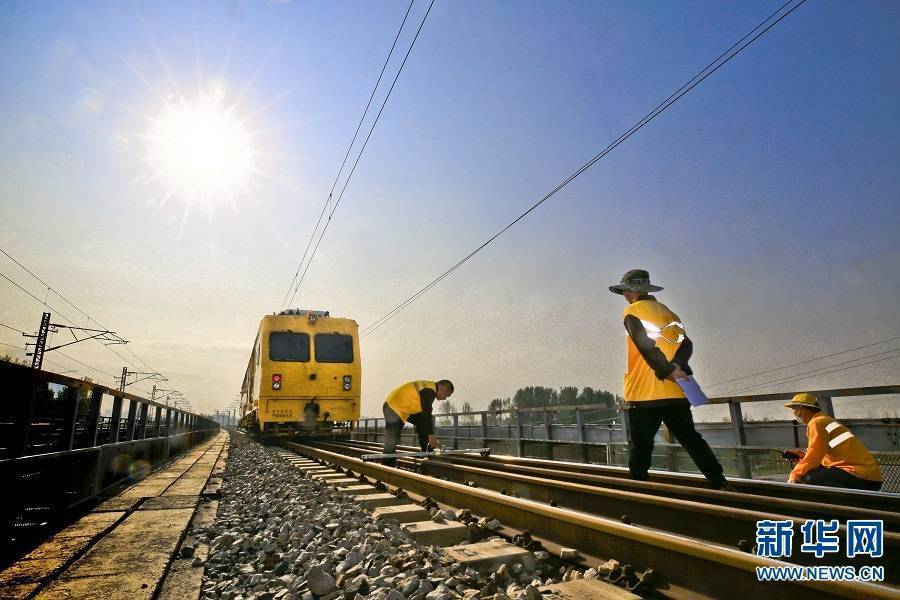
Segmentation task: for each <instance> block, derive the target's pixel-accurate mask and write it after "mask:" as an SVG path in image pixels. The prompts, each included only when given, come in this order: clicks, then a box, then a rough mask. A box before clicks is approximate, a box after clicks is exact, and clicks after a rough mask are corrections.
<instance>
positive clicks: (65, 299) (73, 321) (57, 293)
mask: <svg viewBox="0 0 900 600" xmlns="http://www.w3.org/2000/svg"><path fill="white" fill-rule="evenodd" d="M0 252H2V253H3V254H4V255H5V256H6V257H7V258H9V259H10V260H11V261H13V262H14V263H15V264H16V265H18V266H19V267H20V268H21V269H22V270H24V271H25V272H26V273H28V274H29V275H31V277H33V278H34V279H35V280H37V281H38V282H39V283H40V284H41V285H42V286H44V287H46V289H47V290H48V291H52V292H53V293H54V294H55V295H56V296H58V297H59V298H60V299H62V300H63V301H64V302H65V303H66V304H68V305H69V306H71V307H72V308H74V309H75V310H77V311H78V312H79V313H81V314H82V315H84V317H85V318H86V319H88V321H89V322H93V323H94V324H96V325H97V326H99V327H103V328H104V329H107V330H108V329H109V328H108V327H106V326H104V325H102V324H101V323H100V322H99V321H97V320H96V319H94V318H93V317H91V316H90V315H89V314H87V313H86V312H85V311H83V310H82V309H80V308H79V307H78V306H76V305H75V303H73V302H72V301H70V300H69V299H68V298H66V297H65V296H64V295H63V294H62V293H60V292H59V291H57V290H56V289H54V288H53V287H52V286H51V285H50V284H48V283H47V282H45V281H44V280H43V279H41V278H40V277H38V276H37V275H36V274H35V273H34V272H33V271H32V270H31V269H29V268H28V267H26V266H25V265H23V264H22V263H21V262H20V261H19V260H17V259H16V258H15V257H14V256H12V255H11V254H10V253H9V252H7V251H6V250H4V249H2V248H0ZM0 277H3V278H4V279H6V280H7V281H8V282H10V283H11V284H12V285H14V286H15V287H16V288H18V289H19V290H21V291H22V292H24V293H25V294H27V295H28V296H30V297H31V298H33V299H34V300H35V301H36V302H39V303H40V304H41V305H43V306H44V307H46V308H47V309H49V310H50V311H51V312H52V313H53V314H56V315H58V316H59V317H61V318H62V319H63V320H65V321H67V322H68V323H69V324H71V325H76V326H77V321H76V320H75V319H72V318H71V317H69V316H68V315H66V314H65V313H63V312H62V311H60V310H59V309H57V308H55V307H54V306H52V305H51V304H49V303H48V302H47V300H46V299H44V300H42V299H40V298H38V297H37V296H36V295H34V294H33V293H32V292H30V291H29V290H27V289H26V288H25V287H23V286H22V285H20V284H19V283H18V282H16V281H15V280H13V279H12V278H10V277H9V276H7V275H6V274H4V273H0ZM95 341H97V343H99V344H100V345H101V346H103V347H104V348H106V349H107V350H109V351H110V352H112V353H113V354H114V355H116V356H117V357H118V358H119V359H120V360H122V361H123V362H124V363H126V364H127V365H128V366H130V367H133V368H134V369H140V367H138V365H137V364H136V363H135V362H134V361H132V360H131V359H129V358H127V357H125V356H123V355H122V354H120V353H119V352H116V350H115V349H113V348H112V347H111V346H109V345H106V344H104V343H102V342H101V341H99V340H95ZM125 350H126V351H127V352H128V353H129V354H131V355H132V356H133V357H134V359H135V360H137V361H138V362H140V363H141V364H143V365H144V367H146V368H147V369H150V370H151V371H156V372H158V370H157V369H154V368H153V367H152V366H151V365H150V364H149V363H147V362H146V361H145V360H143V359H142V358H141V357H139V356H138V355H137V354H135V353H134V351H132V350H131V349H130V348H128V346H125ZM91 368H94V367H91ZM95 370H98V369H95ZM98 371H99V370H98ZM99 372H103V371H99ZM112 377H114V378H115V377H117V376H116V375H112Z"/></svg>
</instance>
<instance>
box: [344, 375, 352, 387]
mask: <svg viewBox="0 0 900 600" xmlns="http://www.w3.org/2000/svg"><path fill="white" fill-rule="evenodd" d="M352 387H353V376H352V375H344V390H345V391H350V389H351V388H352Z"/></svg>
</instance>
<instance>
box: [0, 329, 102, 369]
mask: <svg viewBox="0 0 900 600" xmlns="http://www.w3.org/2000/svg"><path fill="white" fill-rule="evenodd" d="M0 327H4V328H6V329H10V330H12V331H15V332H17V333H21V334H22V335H28V333H27V332H26V331H23V330H21V329H19V328H18V327H12V326H11V325H7V324H6V323H0ZM3 345H4V346H8V347H10V348H17V349H19V350H25V351H26V352H28V348H26V347H25V346H15V345H13V344H7V343H3ZM56 352H57V353H59V354H60V356H64V357H66V358H68V359H69V360H71V361H72V362H75V363H78V364H79V365H81V366H83V367H87V368H88V369H92V370H94V371H96V372H98V373H102V374H103V375H108V376H109V377H112V378H115V377H116V375H114V374H112V373H110V372H108V371H104V370H102V369H98V368H97V367H95V366H93V365H89V364H87V363H86V362H82V361H80V360H78V359H77V358H73V357H72V356H69V355H68V354H66V353H65V352H63V351H62V350H57V351H56ZM44 360H46V361H47V362H49V363H52V364H55V365H56V366H58V367H62V368H65V367H64V365H61V364H59V363H57V362H53V361H51V360H49V359H46V358H45V359H44Z"/></svg>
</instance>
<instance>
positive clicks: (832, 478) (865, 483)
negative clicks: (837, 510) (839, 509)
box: [800, 467, 881, 492]
mask: <svg viewBox="0 0 900 600" xmlns="http://www.w3.org/2000/svg"><path fill="white" fill-rule="evenodd" d="M800 480H801V481H802V482H803V483H810V484H812V485H827V486H829V487H840V488H850V489H853V490H871V491H873V492H877V491H878V490H880V489H881V482H880V481H869V480H868V479H862V478H860V477H857V476H856V475H853V474H852V473H849V472H848V471H845V470H844V469H838V468H836V467H816V468H815V469H813V470H812V471H810V472H809V473H807V474H806V475H804V476H803V477H801V478H800Z"/></svg>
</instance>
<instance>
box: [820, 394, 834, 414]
mask: <svg viewBox="0 0 900 600" xmlns="http://www.w3.org/2000/svg"><path fill="white" fill-rule="evenodd" d="M819 408H821V409H822V412H823V413H825V414H826V415H828V416H829V417H831V418H832V419H833V418H834V404H833V403H832V402H831V396H822V397H821V398H819Z"/></svg>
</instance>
